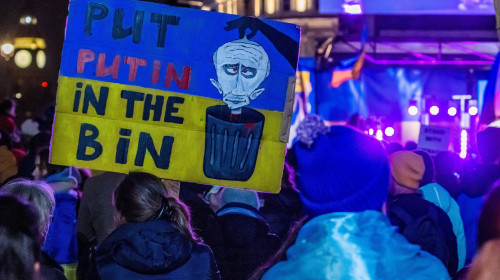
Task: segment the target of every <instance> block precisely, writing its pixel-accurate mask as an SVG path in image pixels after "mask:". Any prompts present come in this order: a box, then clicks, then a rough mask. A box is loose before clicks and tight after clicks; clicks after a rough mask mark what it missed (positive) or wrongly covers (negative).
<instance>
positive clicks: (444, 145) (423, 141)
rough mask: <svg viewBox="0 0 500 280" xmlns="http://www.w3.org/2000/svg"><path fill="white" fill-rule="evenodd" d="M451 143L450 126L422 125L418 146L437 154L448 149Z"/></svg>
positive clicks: (433, 154)
mask: <svg viewBox="0 0 500 280" xmlns="http://www.w3.org/2000/svg"><path fill="white" fill-rule="evenodd" d="M449 144H450V128H449V127H442V126H433V125H422V126H420V134H419V136H418V148H419V149H420V150H424V151H426V152H428V153H429V154H431V155H432V156H435V155H437V154H438V153H439V152H443V151H448V146H449Z"/></svg>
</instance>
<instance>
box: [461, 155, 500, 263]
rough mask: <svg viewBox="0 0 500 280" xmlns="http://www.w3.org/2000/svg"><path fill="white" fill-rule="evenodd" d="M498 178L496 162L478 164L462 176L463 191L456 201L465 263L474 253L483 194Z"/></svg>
mask: <svg viewBox="0 0 500 280" xmlns="http://www.w3.org/2000/svg"><path fill="white" fill-rule="evenodd" d="M498 179H500V167H499V166H498V165H496V164H480V165H478V166H477V167H476V168H474V169H473V170H472V171H469V172H467V173H465V174H464V175H463V176H462V181H461V188H462V190H463V193H462V194H460V195H459V196H458V198H457V203H458V205H459V206H460V214H461V215H462V220H463V222H464V229H465V241H466V244H467V252H466V257H465V265H467V264H470V263H471V262H472V259H473V258H474V256H475V255H476V251H477V231H478V222H479V214H480V213H481V209H482V207H483V202H484V201H483V200H484V196H485V195H486V194H487V193H488V191H489V188H490V186H491V184H493V183H494V182H495V181H496V180H498Z"/></svg>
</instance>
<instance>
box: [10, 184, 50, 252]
mask: <svg viewBox="0 0 500 280" xmlns="http://www.w3.org/2000/svg"><path fill="white" fill-rule="evenodd" d="M2 191H3V192H4V193H6V194H10V195H14V196H16V197H20V198H22V199H24V200H26V201H28V202H29V203H30V204H31V206H33V209H34V210H35V211H36V212H37V216H38V223H37V231H38V233H39V236H38V237H37V241H38V243H39V244H40V245H43V243H44V242H45V238H46V237H47V233H48V231H49V226H50V223H51V221H52V217H53V214H54V208H55V205H56V202H55V199H54V191H53V190H52V188H51V187H50V186H49V185H48V184H47V183H45V182H43V181H31V180H26V179H21V178H19V179H15V180H12V181H10V182H8V183H7V184H5V185H4V186H3V187H2Z"/></svg>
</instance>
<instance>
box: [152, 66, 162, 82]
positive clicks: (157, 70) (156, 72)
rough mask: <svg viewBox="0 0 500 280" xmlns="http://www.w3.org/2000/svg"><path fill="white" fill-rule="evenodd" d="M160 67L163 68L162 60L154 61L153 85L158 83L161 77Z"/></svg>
mask: <svg viewBox="0 0 500 280" xmlns="http://www.w3.org/2000/svg"><path fill="white" fill-rule="evenodd" d="M160 68H161V61H159V60H155V61H154V62H153V75H152V76H151V83H152V84H153V85H157V84H158V79H159V78H160Z"/></svg>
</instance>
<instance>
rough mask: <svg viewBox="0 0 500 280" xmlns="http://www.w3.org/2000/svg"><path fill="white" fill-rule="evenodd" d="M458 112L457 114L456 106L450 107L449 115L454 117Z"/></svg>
mask: <svg viewBox="0 0 500 280" xmlns="http://www.w3.org/2000/svg"><path fill="white" fill-rule="evenodd" d="M456 114H457V108H455V107H450V108H448V115H450V116H452V117H454V116H455V115H456Z"/></svg>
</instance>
